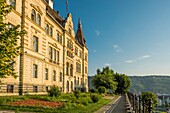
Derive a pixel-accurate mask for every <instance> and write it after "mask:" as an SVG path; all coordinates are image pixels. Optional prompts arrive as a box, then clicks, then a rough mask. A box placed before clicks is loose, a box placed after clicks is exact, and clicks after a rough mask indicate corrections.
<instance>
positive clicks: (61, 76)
mask: <svg viewBox="0 0 170 113" xmlns="http://www.w3.org/2000/svg"><path fill="white" fill-rule="evenodd" d="M62 79H63V75H62V73H61V72H60V82H62V81H63V80H62Z"/></svg>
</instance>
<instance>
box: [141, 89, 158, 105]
mask: <svg viewBox="0 0 170 113" xmlns="http://www.w3.org/2000/svg"><path fill="white" fill-rule="evenodd" d="M140 96H141V98H142V100H143V101H144V103H145V104H148V102H149V99H151V101H152V107H154V106H155V105H156V104H157V103H158V101H157V97H156V95H155V94H154V93H153V92H142V94H141V95H140Z"/></svg>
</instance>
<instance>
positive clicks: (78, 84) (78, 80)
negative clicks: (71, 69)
mask: <svg viewBox="0 0 170 113" xmlns="http://www.w3.org/2000/svg"><path fill="white" fill-rule="evenodd" d="M77 85H79V77H78V81H77Z"/></svg>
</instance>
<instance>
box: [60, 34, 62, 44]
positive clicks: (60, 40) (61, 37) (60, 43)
mask: <svg viewBox="0 0 170 113" xmlns="http://www.w3.org/2000/svg"><path fill="white" fill-rule="evenodd" d="M60 44H62V35H60Z"/></svg>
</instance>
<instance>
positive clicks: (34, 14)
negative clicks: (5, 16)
mask: <svg viewBox="0 0 170 113" xmlns="http://www.w3.org/2000/svg"><path fill="white" fill-rule="evenodd" d="M31 20H32V21H34V22H36V13H35V10H34V9H32V13H31Z"/></svg>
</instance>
